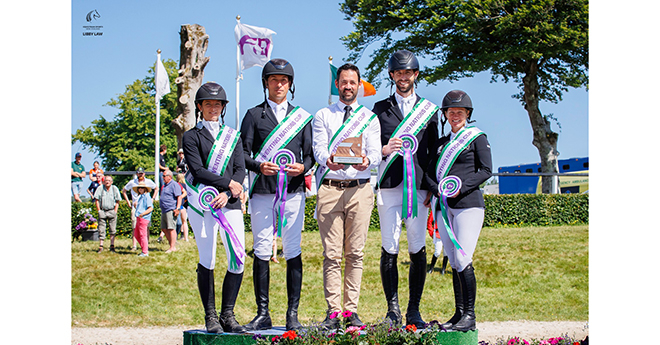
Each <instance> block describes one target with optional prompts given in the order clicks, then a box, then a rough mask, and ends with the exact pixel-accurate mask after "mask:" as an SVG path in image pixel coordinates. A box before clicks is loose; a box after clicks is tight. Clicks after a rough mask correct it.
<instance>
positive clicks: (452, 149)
mask: <svg viewBox="0 0 660 345" xmlns="http://www.w3.org/2000/svg"><path fill="white" fill-rule="evenodd" d="M482 134H484V132H482V131H481V130H480V129H479V128H477V127H464V128H463V129H461V130H460V131H459V132H458V133H457V134H456V136H455V137H454V139H452V140H451V141H450V142H449V143H447V145H445V146H444V147H443V148H442V151H441V152H440V158H438V162H437V164H436V169H435V173H436V178H437V181H438V190H439V192H440V194H441V196H442V203H440V211H441V212H440V214H441V217H438V218H442V221H443V223H444V226H445V230H446V231H447V234H448V235H449V238H450V240H451V241H452V242H453V243H454V246H455V247H456V249H458V251H459V252H460V253H461V254H463V256H465V255H466V254H465V252H464V251H463V248H462V247H461V245H460V243H458V240H457V239H456V235H455V234H454V229H453V227H452V226H451V222H450V221H449V217H448V215H447V207H448V206H447V197H452V196H454V195H457V194H458V192H459V191H460V188H461V179H460V178H458V177H456V176H447V175H448V174H449V170H450V169H451V167H452V166H453V165H454V162H455V161H456V158H457V157H458V155H460V154H461V152H463V151H464V150H465V149H466V148H468V147H469V146H470V143H472V142H473V141H474V140H475V139H476V138H477V137H478V136H480V135H482ZM436 203H438V197H436V196H435V195H434V196H433V200H432V201H431V205H433V209H435V208H436Z"/></svg>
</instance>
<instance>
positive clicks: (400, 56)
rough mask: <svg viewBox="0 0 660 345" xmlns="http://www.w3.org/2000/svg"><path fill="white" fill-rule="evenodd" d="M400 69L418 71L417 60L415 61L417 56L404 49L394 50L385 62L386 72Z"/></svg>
mask: <svg viewBox="0 0 660 345" xmlns="http://www.w3.org/2000/svg"><path fill="white" fill-rule="evenodd" d="M402 69H412V70H415V71H419V61H417V57H415V54H413V53H412V52H410V51H408V50H405V49H404V50H398V51H396V52H395V53H394V54H392V56H391V57H390V60H389V61H388V62H387V72H388V73H392V72H394V71H398V70H402Z"/></svg>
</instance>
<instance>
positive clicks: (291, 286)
mask: <svg viewBox="0 0 660 345" xmlns="http://www.w3.org/2000/svg"><path fill="white" fill-rule="evenodd" d="M302 275H303V266H302V258H301V255H298V256H296V257H295V258H293V259H289V260H287V261H286V293H287V297H288V304H289V306H288V308H287V310H286V330H287V331H290V330H299V329H301V328H303V326H302V325H301V324H300V322H298V304H300V290H301V289H302Z"/></svg>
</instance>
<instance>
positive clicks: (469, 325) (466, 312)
mask: <svg viewBox="0 0 660 345" xmlns="http://www.w3.org/2000/svg"><path fill="white" fill-rule="evenodd" d="M458 277H459V278H460V281H461V288H462V289H463V316H461V319H460V320H459V321H458V322H457V323H456V324H455V325H454V330H456V331H462V332H466V331H472V330H475V329H476V328H477V322H476V316H475V314H474V300H475V298H476V296H477V279H476V278H475V276H474V267H472V263H470V264H469V265H468V266H467V267H466V268H465V269H464V270H463V272H459V273H458Z"/></svg>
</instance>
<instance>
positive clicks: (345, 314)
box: [341, 310, 353, 318]
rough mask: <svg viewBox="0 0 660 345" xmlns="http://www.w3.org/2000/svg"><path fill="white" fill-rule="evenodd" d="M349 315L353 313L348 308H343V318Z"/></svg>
mask: <svg viewBox="0 0 660 345" xmlns="http://www.w3.org/2000/svg"><path fill="white" fill-rule="evenodd" d="M351 315H353V313H352V312H351V311H350V310H345V311H344V312H343V313H341V316H342V317H343V318H347V317H351Z"/></svg>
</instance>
